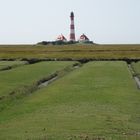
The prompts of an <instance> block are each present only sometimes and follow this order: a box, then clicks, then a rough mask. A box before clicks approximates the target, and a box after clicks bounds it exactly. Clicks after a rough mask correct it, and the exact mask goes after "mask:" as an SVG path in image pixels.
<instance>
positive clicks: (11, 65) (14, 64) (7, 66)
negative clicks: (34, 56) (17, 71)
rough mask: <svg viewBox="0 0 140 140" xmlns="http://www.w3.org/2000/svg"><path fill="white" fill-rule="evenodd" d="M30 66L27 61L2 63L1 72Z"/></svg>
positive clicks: (0, 63)
mask: <svg viewBox="0 0 140 140" xmlns="http://www.w3.org/2000/svg"><path fill="white" fill-rule="evenodd" d="M25 64H28V62H27V61H0V71H1V70H8V69H11V68H15V67H18V66H22V65H25Z"/></svg>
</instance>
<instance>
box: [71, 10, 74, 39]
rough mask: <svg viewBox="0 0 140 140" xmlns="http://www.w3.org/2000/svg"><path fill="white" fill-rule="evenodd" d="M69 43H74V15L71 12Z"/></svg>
mask: <svg viewBox="0 0 140 140" xmlns="http://www.w3.org/2000/svg"><path fill="white" fill-rule="evenodd" d="M70 20H71V24H70V41H75V26H74V13H73V12H71V14H70Z"/></svg>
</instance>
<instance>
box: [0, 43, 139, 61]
mask: <svg viewBox="0 0 140 140" xmlns="http://www.w3.org/2000/svg"><path fill="white" fill-rule="evenodd" d="M0 58H5V59H9V58H12V59H18V60H19V59H23V58H26V59H32V58H37V59H54V58H55V59H140V45H86V44H79V45H61V46H59V45H55V46H51V45H48V46H40V45H9V46H8V45H7V46H6V45H0Z"/></svg>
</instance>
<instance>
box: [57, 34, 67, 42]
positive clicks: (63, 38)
mask: <svg viewBox="0 0 140 140" xmlns="http://www.w3.org/2000/svg"><path fill="white" fill-rule="evenodd" d="M56 41H64V42H65V41H67V39H66V38H65V37H64V36H63V35H62V34H61V35H59V36H58V37H57V39H56Z"/></svg>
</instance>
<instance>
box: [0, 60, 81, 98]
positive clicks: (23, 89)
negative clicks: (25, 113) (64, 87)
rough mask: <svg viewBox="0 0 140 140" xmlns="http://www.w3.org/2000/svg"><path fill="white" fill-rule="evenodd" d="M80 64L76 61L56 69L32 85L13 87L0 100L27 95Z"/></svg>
mask: <svg viewBox="0 0 140 140" xmlns="http://www.w3.org/2000/svg"><path fill="white" fill-rule="evenodd" d="M81 66H82V64H81V63H79V62H77V63H75V64H73V65H71V66H67V67H65V68H64V69H62V70H60V71H57V72H55V73H53V74H51V75H49V76H47V77H44V78H42V79H41V80H39V81H37V82H35V83H33V84H32V85H27V86H24V87H20V88H18V89H15V90H14V91H12V92H10V93H9V94H8V95H7V96H1V97H0V100H3V99H7V98H9V97H10V98H11V97H12V98H20V97H22V96H25V95H29V94H31V93H33V92H35V91H37V90H38V89H41V88H43V87H47V86H48V85H49V84H51V83H52V82H54V81H55V80H57V79H60V78H61V77H63V76H64V75H66V74H68V73H70V72H71V71H73V70H75V69H78V68H79V67H81Z"/></svg>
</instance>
